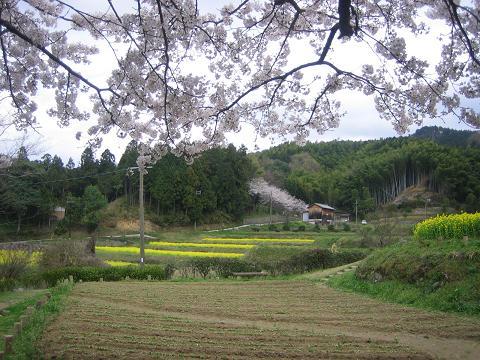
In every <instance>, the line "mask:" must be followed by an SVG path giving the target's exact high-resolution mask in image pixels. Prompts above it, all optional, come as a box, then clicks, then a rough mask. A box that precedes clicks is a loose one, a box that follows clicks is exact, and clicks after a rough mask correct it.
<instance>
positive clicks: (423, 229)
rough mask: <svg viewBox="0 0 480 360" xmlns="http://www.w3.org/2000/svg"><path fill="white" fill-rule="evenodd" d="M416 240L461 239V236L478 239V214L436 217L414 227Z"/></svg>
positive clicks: (479, 217) (479, 230) (479, 221)
mask: <svg viewBox="0 0 480 360" xmlns="http://www.w3.org/2000/svg"><path fill="white" fill-rule="evenodd" d="M414 236H415V238H417V239H439V238H444V239H461V238H462V237H463V236H472V237H480V213H475V214H467V213H463V214H455V215H438V216H436V217H432V218H430V219H426V220H425V221H422V222H421V223H418V224H417V225H416V226H415V230H414Z"/></svg>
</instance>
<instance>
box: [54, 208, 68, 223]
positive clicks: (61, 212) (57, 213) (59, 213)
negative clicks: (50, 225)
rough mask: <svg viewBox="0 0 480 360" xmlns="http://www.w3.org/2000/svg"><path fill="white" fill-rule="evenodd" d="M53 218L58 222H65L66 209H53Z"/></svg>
mask: <svg viewBox="0 0 480 360" xmlns="http://www.w3.org/2000/svg"><path fill="white" fill-rule="evenodd" d="M52 217H54V218H55V220H58V221H60V220H63V219H64V218H65V208H64V207H61V206H57V207H56V208H55V209H53V213H52Z"/></svg>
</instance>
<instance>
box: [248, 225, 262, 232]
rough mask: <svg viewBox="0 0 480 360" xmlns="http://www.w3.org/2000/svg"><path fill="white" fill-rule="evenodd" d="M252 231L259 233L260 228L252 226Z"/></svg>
mask: <svg viewBox="0 0 480 360" xmlns="http://www.w3.org/2000/svg"><path fill="white" fill-rule="evenodd" d="M250 230H252V231H253V232H259V231H260V228H259V227H258V226H252V227H251V228H250Z"/></svg>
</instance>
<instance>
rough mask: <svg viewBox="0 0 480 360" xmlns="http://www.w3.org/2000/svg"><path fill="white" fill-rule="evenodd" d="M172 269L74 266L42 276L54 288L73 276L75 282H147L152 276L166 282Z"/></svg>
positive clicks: (159, 267) (58, 269)
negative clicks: (129, 279) (128, 279)
mask: <svg viewBox="0 0 480 360" xmlns="http://www.w3.org/2000/svg"><path fill="white" fill-rule="evenodd" d="M172 271H173V270H172V269H171V268H170V267H163V266H157V265H145V266H144V267H143V268H140V267H138V266H118V267H114V266H111V267H93V266H84V267H83V266H82V267H80V266H72V267H64V268H57V269H52V270H47V271H44V272H42V273H41V274H40V276H41V278H42V280H44V281H45V282H46V283H47V285H49V286H54V285H55V284H56V283H57V282H58V281H59V280H63V279H68V278H69V276H70V275H71V276H73V279H74V281H79V280H82V281H99V280H100V278H103V280H105V281H119V280H123V279H125V277H127V276H128V277H130V278H131V279H135V280H146V279H148V276H149V275H150V276H151V278H152V279H155V280H165V279H168V278H169V277H170V276H171V275H172Z"/></svg>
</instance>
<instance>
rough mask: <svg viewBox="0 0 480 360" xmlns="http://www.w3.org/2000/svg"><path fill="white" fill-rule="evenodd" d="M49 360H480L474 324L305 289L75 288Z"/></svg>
mask: <svg viewBox="0 0 480 360" xmlns="http://www.w3.org/2000/svg"><path fill="white" fill-rule="evenodd" d="M40 348H41V349H42V351H43V353H44V354H45V356H46V357H47V358H49V357H53V356H55V357H65V358H76V359H77V358H81V359H87V358H112V357H117V358H124V359H127V358H131V357H132V356H133V354H135V355H134V357H136V358H140V359H147V358H166V357H173V358H178V357H180V358H229V359H230V358H301V359H304V358H312V359H314V358H316V359H318V358H357V359H358V358H382V359H383V358H386V359H387V358H389V359H399V358H400V359H401V358H405V359H407V358H418V359H425V358H444V359H478V354H480V320H478V319H466V318H462V317H457V316H453V315H447V314H443V313H437V312H426V311H421V310H416V309H411V308H405V307H402V306H397V305H391V304H384V303H380V302H378V301H375V300H371V299H367V298H364V297H361V296H357V295H353V294H348V293H343V292H339V291H336V290H333V289H330V288H328V287H326V286H324V285H319V284H315V283H312V282H309V281H300V280H296V281H248V282H199V283H173V282H160V283H159V282H150V283H149V282H121V283H87V284H80V285H77V286H76V288H75V289H74V291H73V293H72V294H71V296H70V298H69V300H68V308H67V309H66V311H65V312H64V313H63V314H62V315H61V316H60V317H59V318H58V319H57V320H56V321H55V322H54V323H52V324H51V325H50V326H49V328H48V329H47V331H46V333H45V336H44V338H43V339H42V341H41V343H40Z"/></svg>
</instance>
